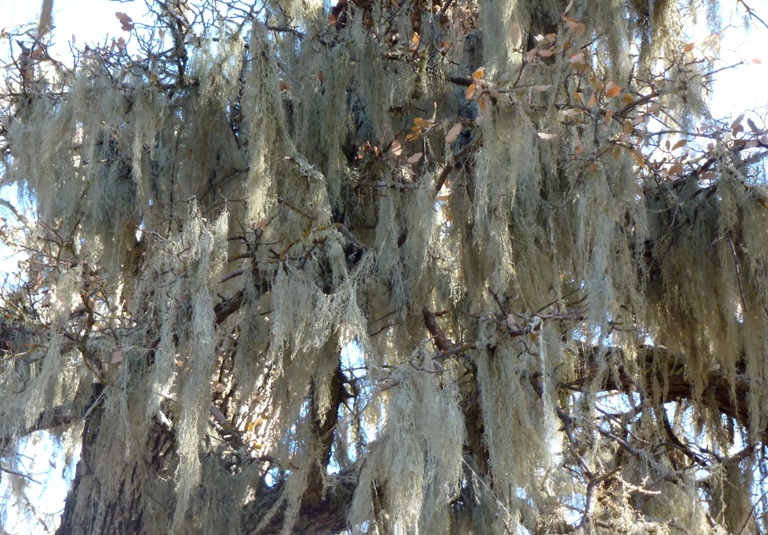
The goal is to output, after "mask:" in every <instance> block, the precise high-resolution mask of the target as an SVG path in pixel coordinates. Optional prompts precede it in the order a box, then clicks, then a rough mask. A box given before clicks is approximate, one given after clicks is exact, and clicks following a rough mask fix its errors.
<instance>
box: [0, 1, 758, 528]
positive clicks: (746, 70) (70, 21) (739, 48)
mask: <svg viewBox="0 0 768 535" xmlns="http://www.w3.org/2000/svg"><path fill="white" fill-rule="evenodd" d="M744 1H745V2H746V4H747V5H748V6H749V7H750V8H752V9H753V10H754V11H755V12H756V13H757V14H758V15H759V16H760V17H761V18H762V19H763V20H764V21H766V23H768V0H744ZM722 4H723V7H722V8H721V9H722V13H721V15H722V19H723V25H724V27H725V30H724V31H723V32H722V33H721V34H720V36H719V40H720V47H721V53H720V56H721V58H723V61H722V65H723V66H724V65H729V64H734V63H737V62H740V61H743V62H744V63H745V65H742V66H740V67H739V68H737V69H728V70H724V71H722V72H721V73H720V74H719V75H718V76H717V78H716V82H715V85H714V91H713V99H712V102H711V110H712V112H713V115H714V116H715V117H728V116H732V117H733V116H736V115H739V114H741V113H745V112H746V113H747V116H748V117H749V116H750V115H751V116H752V117H753V118H755V120H756V122H757V124H758V125H761V127H766V126H768V125H762V123H761V122H758V121H757V117H758V116H759V115H765V113H761V112H765V111H768V46H766V43H768V28H766V27H765V26H764V25H762V24H761V23H760V22H759V21H757V20H753V21H752V23H751V25H750V27H749V28H745V25H744V22H745V17H744V10H743V9H739V5H740V4H739V3H737V0H722ZM41 5H42V0H0V30H2V29H5V28H10V27H13V26H15V25H18V24H23V23H34V22H35V21H36V20H37V16H38V13H39V10H40V7H41ZM116 12H122V13H125V14H127V15H128V16H129V17H131V18H132V19H133V20H134V21H137V20H140V19H141V18H142V17H143V16H144V15H145V14H146V7H145V5H144V2H143V0H133V1H131V0H128V1H122V2H114V1H109V0H54V11H53V24H54V27H55V30H54V47H52V49H51V50H50V53H51V54H52V55H54V56H57V55H58V56H59V57H61V58H62V59H65V58H67V57H69V44H70V43H72V41H73V39H74V44H75V46H77V47H82V46H83V45H85V44H94V43H101V44H103V43H104V42H105V41H107V42H111V40H112V39H113V38H114V39H118V38H119V37H123V38H125V39H128V37H129V35H128V34H127V33H126V32H123V31H122V30H121V29H120V22H119V21H118V19H117V18H116V16H115V13H116ZM704 19H705V17H704V16H703V15H702V17H701V22H702V24H701V25H700V27H699V28H698V30H697V32H696V35H695V39H696V41H698V42H699V43H700V42H703V41H704V40H705V39H707V38H710V32H709V31H708V30H707V28H706V25H705V24H704V22H705V21H704ZM7 46H8V43H7V41H6V42H3V41H0V47H7ZM7 53H8V52H7V48H6V49H5V50H0V54H7ZM750 110H754V113H752V114H750V113H749V112H750ZM0 195H2V196H3V197H4V198H8V195H9V193H8V191H7V190H6V191H5V192H0ZM10 195H11V196H12V197H13V196H14V195H13V194H12V193H11V194H10ZM0 256H2V255H0ZM0 260H1V259H0ZM2 268H3V266H2V263H1V262H0V270H2ZM26 453H27V454H28V455H29V456H30V457H31V460H30V461H29V465H28V467H27V468H28V469H29V470H30V472H31V473H34V474H35V477H36V478H37V479H39V480H40V481H41V484H40V485H38V486H36V487H35V486H34V485H33V487H32V492H31V493H30V498H31V499H33V500H34V502H35V503H36V504H38V505H39V506H40V507H41V508H42V509H44V510H45V511H46V512H50V513H56V512H57V511H59V510H61V508H62V507H63V500H64V496H65V494H66V484H65V480H66V479H65V478H63V477H62V467H63V464H64V463H63V461H62V459H61V458H60V455H59V454H60V450H57V448H56V447H55V446H54V445H53V444H52V443H51V441H50V440H46V439H45V437H43V438H42V439H41V440H38V441H37V442H36V444H35V445H30V446H29V447H28V448H27V451H26ZM69 477H71V474H70V476H69ZM4 479H7V478H4ZM18 521H19V524H18V525H17V526H16V527H15V529H16V530H17V531H15V532H16V533H19V534H24V533H36V532H38V531H36V528H35V526H34V525H32V524H30V525H25V522H24V521H23V520H21V519H18Z"/></svg>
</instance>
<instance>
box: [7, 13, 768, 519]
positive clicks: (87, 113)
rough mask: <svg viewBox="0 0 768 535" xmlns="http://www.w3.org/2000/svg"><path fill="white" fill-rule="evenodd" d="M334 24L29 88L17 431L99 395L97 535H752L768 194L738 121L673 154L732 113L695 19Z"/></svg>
mask: <svg viewBox="0 0 768 535" xmlns="http://www.w3.org/2000/svg"><path fill="white" fill-rule="evenodd" d="M273 4H274V5H273ZM316 4H317V5H315V4H312V5H310V4H309V3H301V5H298V3H296V5H294V3H286V2H276V3H270V4H268V5H266V6H262V7H263V9H259V10H258V11H252V13H256V12H258V15H257V16H255V17H254V18H250V19H248V18H245V19H237V18H233V20H231V21H224V22H220V23H217V24H220V25H219V26H217V25H213V24H212V25H211V26H209V27H205V31H200V30H199V29H198V30H196V29H195V27H194V26H187V27H186V30H185V31H187V32H188V36H187V40H186V42H187V46H186V48H185V49H184V55H183V56H181V54H180V52H179V51H177V52H176V53H175V54H176V55H174V54H170V53H168V54H170V55H168V54H166V53H163V54H165V55H163V54H161V53H160V52H157V55H156V56H155V57H152V56H150V59H144V60H140V59H130V58H129V57H128V56H127V55H124V54H122V52H118V53H117V55H116V56H115V55H114V54H115V53H114V52H113V51H109V50H108V49H103V50H102V49H95V50H91V51H90V52H88V53H84V54H83V56H82V58H81V60H80V62H79V64H78V65H77V68H76V69H75V70H74V71H71V72H67V71H61V72H60V73H59V76H60V77H59V78H58V79H56V80H52V79H51V80H48V81H46V80H45V79H44V78H42V77H41V78H40V81H38V82H36V85H34V86H25V87H23V88H22V89H23V91H21V92H19V91H17V92H16V93H14V94H22V93H23V94H24V95H25V96H23V97H19V98H17V99H16V100H15V101H14V102H13V103H11V104H9V106H12V109H13V114H14V116H13V118H12V120H11V121H9V122H8V133H7V139H8V146H9V147H10V149H9V150H10V157H9V158H7V160H6V162H7V167H6V175H5V177H4V181H5V183H13V182H15V183H18V184H20V185H22V186H23V187H24V188H25V189H26V191H27V197H28V199H29V200H30V201H31V202H33V203H34V205H35V208H36V216H37V220H36V223H35V224H34V226H32V227H30V228H29V230H28V232H27V234H26V239H27V243H26V247H27V249H28V251H30V253H29V258H28V261H27V267H28V269H29V274H28V277H29V279H28V280H30V281H32V282H33V283H34V284H33V285H31V286H30V287H31V288H32V290H33V291H32V293H34V314H31V313H30V314H31V315H30V317H33V318H34V321H33V325H34V327H31V328H29V329H28V330H27V331H25V333H26V334H25V336H27V338H28V340H26V346H25V347H28V349H26V350H25V351H26V353H25V354H24V358H18V359H15V360H13V359H12V360H5V361H3V366H4V368H3V370H2V374H1V375H0V381H1V382H2V384H1V385H0V392H2V394H1V395H2V397H1V398H0V428H2V431H3V436H9V437H13V439H14V440H17V439H19V438H20V437H22V436H23V435H24V434H25V433H26V432H27V430H29V429H31V428H33V427H34V426H35V425H38V419H39V418H40V415H41V414H44V413H45V411H46V410H50V409H53V408H54V407H60V406H67V404H70V405H71V406H72V407H73V409H72V410H80V409H83V407H85V406H86V405H87V407H88V410H87V412H86V416H85V419H84V425H83V426H82V427H78V426H75V428H74V429H72V433H71V434H70V435H69V440H70V441H71V442H72V443H73V444H74V439H73V438H72V437H75V436H76V435H77V434H79V433H82V441H81V442H82V454H81V455H82V458H81V461H80V463H79V464H78V468H77V478H76V481H75V490H74V491H73V493H72V494H71V496H70V498H69V500H68V502H67V510H66V511H65V515H64V523H65V525H70V526H72V525H79V526H82V529H83V530H84V531H88V532H93V533H101V532H104V533H112V532H115V533H163V532H178V533H192V532H209V533H212V532H227V533H237V532H240V531H255V532H264V533H279V532H280V531H281V530H282V531H283V533H291V532H292V530H293V529H296V530H298V531H300V532H301V531H306V532H310V531H311V529H314V528H310V527H308V526H309V524H307V523H306V522H307V520H306V518H305V517H306V516H307V515H309V514H310V513H312V512H314V513H315V514H318V515H319V514H321V512H323V514H330V513H329V511H336V510H337V509H338V510H340V511H342V513H341V515H342V518H343V520H342V524H340V525H339V524H338V523H335V524H334V523H330V524H328V525H326V527H325V529H326V530H327V531H342V530H343V529H345V528H346V527H348V528H349V529H351V530H352V532H354V533H357V532H360V533H362V532H366V533H424V534H430V533H449V532H452V533H476V534H490V533H500V534H501V533H514V532H515V530H516V529H518V528H517V526H523V527H524V528H525V529H527V530H528V532H530V533H550V532H563V531H568V530H573V529H575V528H578V529H581V530H583V531H584V532H606V533H622V532H630V531H631V532H633V533H635V532H637V533H640V532H643V533H644V532H648V533H651V532H653V533H657V532H667V531H669V532H676V531H682V532H689V533H705V532H733V531H736V532H738V531H739V529H741V528H742V526H748V527H747V531H749V530H750V529H751V527H752V526H754V525H755V524H750V523H749V522H752V521H750V520H749V515H750V514H751V511H750V508H751V505H750V506H745V505H744V504H745V503H747V504H749V503H750V499H751V498H750V492H751V491H752V484H753V483H752V479H751V478H752V477H753V464H752V463H754V462H755V460H754V457H753V456H752V455H751V450H750V451H748V452H747V450H744V451H745V452H747V453H744V454H743V455H742V456H741V457H738V458H727V459H726V460H725V461H723V462H715V460H714V459H721V458H723V459H724V458H726V457H727V456H728V455H729V453H732V451H731V450H732V449H733V447H734V444H738V443H739V441H741V443H742V444H743V446H745V447H747V448H748V449H749V448H752V447H753V446H754V445H755V444H757V443H759V442H761V441H763V440H764V438H765V429H766V426H768V421H766V419H767V417H766V415H768V406H767V405H766V404H767V403H768V402H767V401H766V400H768V386H766V385H768V376H767V374H768V372H767V370H768V362H766V360H765V359H766V355H768V347H766V345H767V344H768V340H766V335H765V333H767V332H768V314H767V313H766V310H768V308H766V304H767V303H766V297H767V296H768V272H766V265H768V246H767V245H766V243H768V236H766V231H765V229H768V211H766V209H765V206H766V202H765V200H766V198H768V197H767V196H766V195H765V194H764V193H763V192H762V189H760V188H759V187H758V186H756V185H754V184H753V183H752V182H751V179H750V178H749V176H751V175H750V174H749V173H751V170H750V168H749V167H748V166H747V165H746V164H743V163H741V159H740V158H741V156H740V151H741V150H742V149H743V148H744V147H745V146H746V143H748V141H745V140H746V138H744V137H743V136H744V135H746V134H743V130H744V129H743V128H741V130H738V128H736V126H738V125H735V126H734V128H733V131H732V134H733V137H734V138H737V137H738V136H739V135H741V136H742V137H741V138H739V139H741V140H742V141H744V144H742V145H738V144H734V143H730V142H727V141H726V140H725V137H722V138H721V139H720V140H718V137H717V136H716V135H714V134H713V135H712V136H711V138H712V140H713V141H712V142H711V143H710V145H709V146H704V145H706V143H704V144H703V145H701V144H699V145H701V146H699V145H696V142H695V140H690V144H691V147H692V148H691V149H690V150H691V151H692V154H693V155H692V156H690V157H689V158H687V159H686V158H684V157H677V156H675V157H672V156H669V157H667V156H665V154H666V155H672V154H673V153H674V154H679V152H680V151H679V149H680V147H682V145H679V144H678V146H676V147H675V148H670V147H669V143H667V149H668V150H667V151H666V152H664V146H663V144H662V141H661V140H662V138H661V137H659V135H658V134H655V133H654V132H655V131H658V130H660V129H662V128H661V127H659V126H658V125H659V124H663V122H664V121H666V122H677V124H692V123H693V122H695V121H697V120H698V118H700V117H702V116H703V114H704V112H705V110H704V106H703V104H702V100H701V95H700V94H699V93H700V92H701V91H702V90H703V89H704V86H703V85H702V80H704V82H706V80H707V77H706V76H703V74H702V73H703V71H702V69H704V68H705V67H706V65H703V64H702V62H701V61H698V60H696V61H694V60H693V55H692V49H691V48H690V47H689V46H688V45H687V44H686V43H685V42H684V41H683V37H682V35H683V34H682V32H681V31H679V29H682V28H686V27H687V24H688V23H689V22H690V21H688V20H687V19H686V16H685V10H683V8H678V7H677V6H675V5H673V4H672V3H671V2H644V1H641V2H630V3H629V4H630V5H628V6H625V5H623V4H622V5H620V4H619V3H617V2H613V1H608V0H597V1H591V0H590V1H584V2H576V3H574V2H571V5H570V6H566V5H565V3H564V2H559V1H554V0H548V1H546V2H530V1H520V2H506V1H499V0H494V1H487V2H480V5H479V6H478V5H477V4H476V3H475V2H471V1H463V0H456V1H454V2H398V1H393V2H388V1H387V2H365V1H351V2H349V3H348V2H346V1H345V2H339V3H338V4H337V5H336V6H334V7H333V10H332V11H331V12H329V11H327V10H325V11H324V9H323V6H322V5H320V3H316ZM194 9H199V10H200V12H201V13H202V12H203V11H204V10H205V9H208V8H207V7H201V6H199V7H196V8H194ZM686 9H691V10H694V11H695V6H694V7H686ZM649 10H650V12H649ZM244 12H247V11H244ZM710 12H714V8H712V7H711V6H710ZM160 16H161V18H160V22H159V24H165V25H167V26H168V28H169V30H168V31H169V35H171V34H172V37H173V38H174V39H175V38H176V34H175V33H173V32H174V31H180V30H178V28H181V27H182V25H181V22H179V21H182V20H187V19H188V18H189V17H187V18H183V16H182V15H179V14H174V13H173V12H171V11H162V13H161V15H160ZM239 16H240V15H238V17H239ZM163 17H164V18H163ZM233 17H235V16H234V15H233ZM199 20H217V19H214V18H205V17H201V18H200V19H199ZM173 28H176V30H174V29H173ZM246 28H247V29H246ZM673 29H674V30H675V31H672V30H673ZM196 31H197V32H199V35H197V34H195V38H194V39H193V38H192V37H191V36H192V35H193V34H194V32H196ZM183 41H184V40H182V42H183ZM189 43H192V44H189ZM147 46H149V45H147ZM159 49H160V48H159V45H158V50H159ZM109 58H112V59H114V58H119V59H120V61H107V59H109ZM40 68H42V67H40ZM46 84H47V85H46ZM697 84H698V85H697ZM58 94H60V96H58V97H56V96H53V95H58ZM9 109H10V108H9ZM653 121H661V122H662V123H658V122H657V123H654V125H655V126H652V125H651V123H652V122H653ZM654 128H655V130H654ZM737 130H738V131H737ZM664 139H666V138H664ZM673 143H674V141H673ZM729 143H730V144H729ZM694 145H696V146H695V147H694ZM752 146H753V147H754V146H756V145H752ZM675 150H677V151H678V152H677V153H675V152H674V151H675ZM659 155H661V156H659ZM697 158H698V159H697ZM710 173H711V174H710ZM746 378H749V379H748V380H747V379H746ZM83 396H85V397H86V398H88V399H89V400H90V401H88V403H85V402H83ZM672 402H677V403H676V405H674V407H675V408H674V409H670V408H669V407H670V406H671V405H669V404H671V403H672ZM665 404H667V405H666V406H665ZM724 422H725V423H726V424H727V425H724ZM734 429H736V431H734ZM678 436H684V439H685V437H693V438H691V440H694V439H695V440H699V441H700V444H701V445H702V448H704V447H706V448H709V450H707V451H704V450H701V451H699V450H697V449H696V448H695V447H693V446H691V445H690V444H688V443H685V444H683V443H682V442H681V441H680V440H679V439H678V438H677V437H678ZM147 437H150V440H149V444H148V438H147ZM78 440H79V439H78ZM675 440H677V442H675ZM685 440H687V439H685ZM670 444H671V445H670ZM7 451H8V450H3V453H2V455H3V456H4V462H7V463H14V462H18V458H14V457H13V456H12V455H11V454H9V453H7ZM709 453H711V454H712V455H711V456H708V454H709ZM718 456H719V457H718ZM702 481H703V482H704V483H702ZM67 523H69V524H67ZM745 532H746V531H745Z"/></svg>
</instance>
